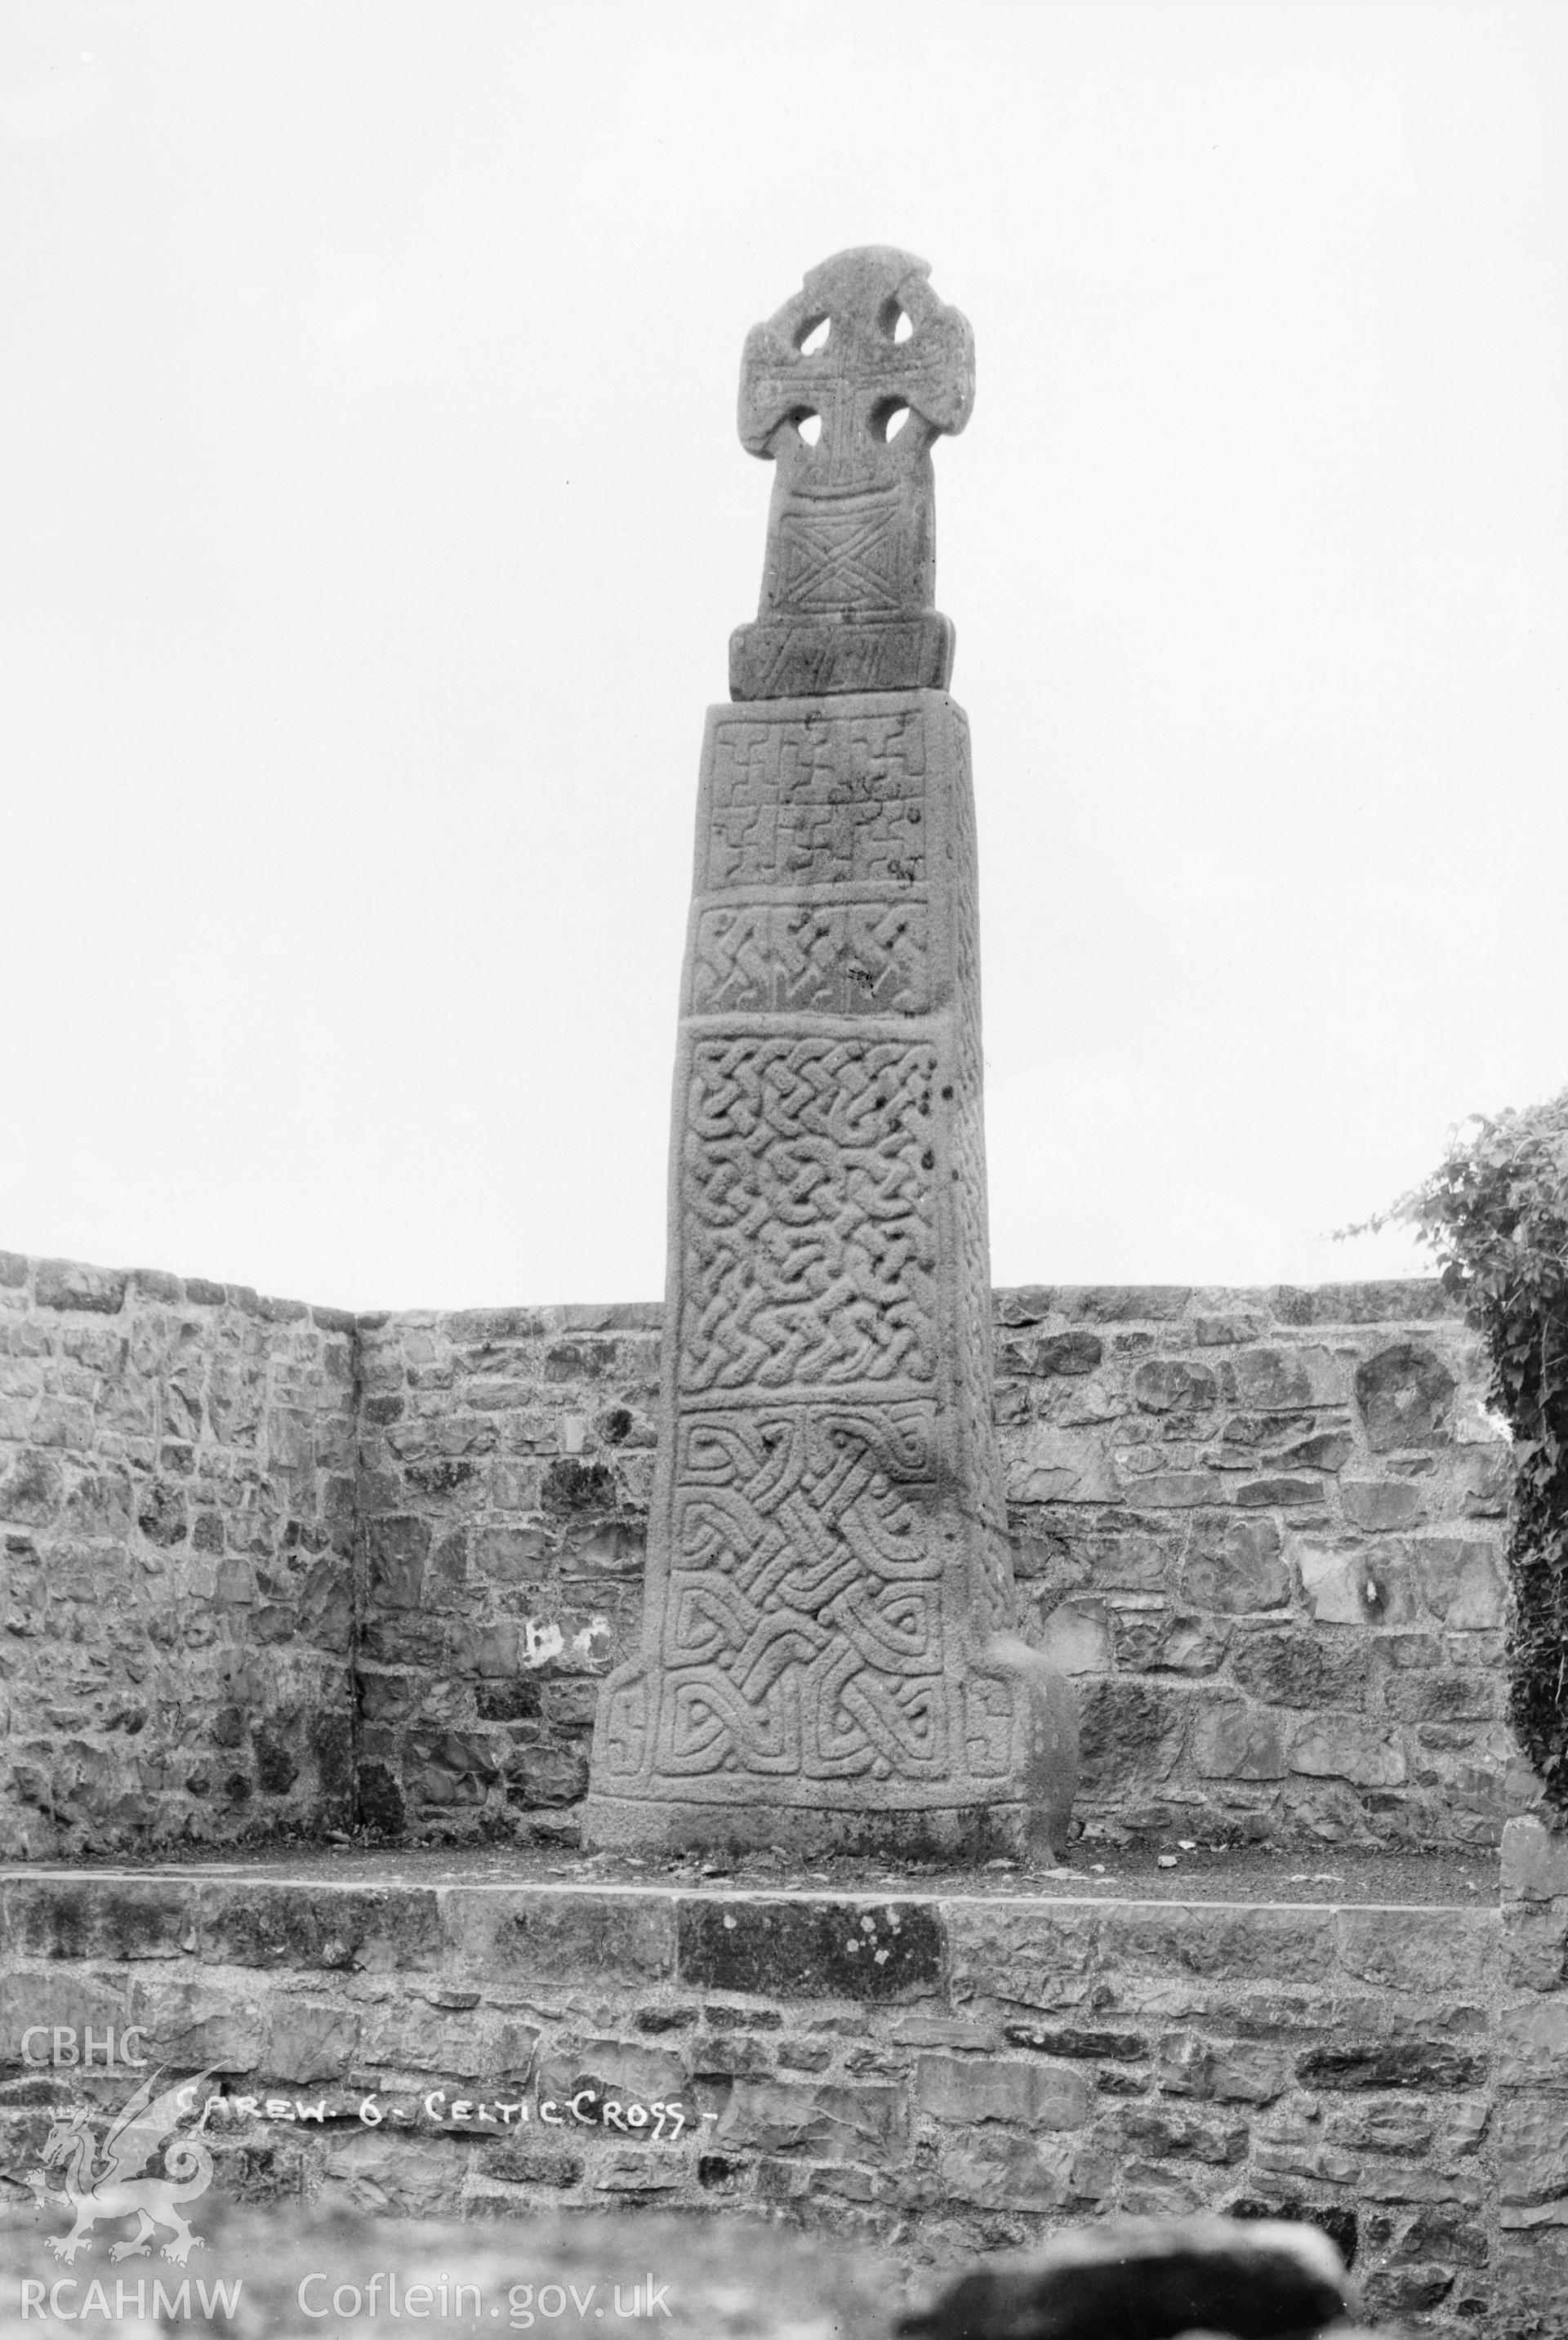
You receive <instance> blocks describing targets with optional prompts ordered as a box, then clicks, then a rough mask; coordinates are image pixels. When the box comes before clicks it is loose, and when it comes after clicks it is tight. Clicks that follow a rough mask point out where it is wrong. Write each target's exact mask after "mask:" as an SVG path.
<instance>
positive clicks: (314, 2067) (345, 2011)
mask: <svg viewBox="0 0 1568 2340" xmlns="http://www.w3.org/2000/svg"><path fill="white" fill-rule="evenodd" d="M359 2038H360V2019H359V2017H358V2016H357V2015H356V2014H355V2013H354V2011H353V2009H352V2008H347V2007H339V2006H334V2005H332V2004H331V2003H330V2002H327V2001H322V2000H314V1999H303V1998H285V1999H283V2000H280V2001H277V2002H275V2003H274V2004H273V2009H272V2021H271V2025H270V2029H269V2038H268V2044H267V2050H266V2068H267V2072H268V2075H269V2077H271V2078H273V2079H277V2080H293V2081H295V2082H297V2083H298V2084H299V2085H300V2086H302V2087H303V2086H305V2085H306V2084H308V2083H309V2082H311V2081H314V2080H342V2079H344V2078H346V2077H347V2075H348V2072H349V2069H350V2067H351V2066H352V2062H353V2060H354V2056H355V2053H356V2050H357V2049H358V2047H359Z"/></svg>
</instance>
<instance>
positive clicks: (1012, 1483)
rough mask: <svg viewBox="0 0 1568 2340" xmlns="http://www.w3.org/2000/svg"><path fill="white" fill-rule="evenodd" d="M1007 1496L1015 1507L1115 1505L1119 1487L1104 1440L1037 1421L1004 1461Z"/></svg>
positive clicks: (1083, 1431) (1084, 1432)
mask: <svg viewBox="0 0 1568 2340" xmlns="http://www.w3.org/2000/svg"><path fill="white" fill-rule="evenodd" d="M1007 1495H1008V1498H1009V1500H1010V1501H1012V1502H1019V1503H1117V1502H1121V1500H1122V1487H1121V1482H1120V1481H1119V1480H1118V1478H1117V1476H1116V1464H1115V1463H1114V1461H1113V1459H1112V1456H1111V1454H1110V1452H1109V1450H1108V1449H1107V1445H1106V1443H1105V1441H1104V1439H1103V1438H1099V1437H1097V1436H1096V1435H1094V1433H1092V1432H1089V1431H1087V1430H1077V1431H1074V1430H1059V1429H1057V1428H1056V1427H1054V1426H1053V1425H1052V1424H1051V1423H1043V1422H1042V1423H1034V1424H1033V1425H1032V1426H1031V1428H1030V1429H1029V1431H1028V1432H1027V1434H1026V1436H1025V1438H1024V1440H1023V1442H1022V1445H1021V1449H1020V1451H1019V1453H1017V1456H1016V1457H1014V1458H1011V1459H1010V1460H1009V1464H1008V1469H1007ZM1140 1500H1143V1498H1142V1497H1141V1496H1140Z"/></svg>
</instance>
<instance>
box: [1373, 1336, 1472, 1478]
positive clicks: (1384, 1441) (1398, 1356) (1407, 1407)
mask: <svg viewBox="0 0 1568 2340" xmlns="http://www.w3.org/2000/svg"><path fill="white" fill-rule="evenodd" d="M1454 1390H1455V1383H1454V1375H1453V1373H1451V1372H1450V1371H1449V1369H1448V1367H1447V1366H1446V1365H1445V1364H1444V1362H1443V1359H1442V1358H1441V1357H1440V1356H1439V1355H1438V1354H1437V1353H1436V1352H1435V1350H1434V1349H1431V1348H1429V1347H1427V1346H1426V1345H1425V1344H1424V1343H1420V1342H1414V1341H1396V1342H1394V1344H1392V1345H1391V1346H1390V1347H1388V1348H1386V1349H1380V1350H1379V1351H1378V1353H1377V1354H1376V1355H1375V1356H1373V1357H1369V1358H1368V1359H1367V1360H1366V1362H1365V1364H1361V1365H1358V1366H1357V1367H1356V1371H1355V1403H1356V1404H1357V1406H1358V1407H1359V1408H1360V1411H1361V1416H1362V1419H1363V1421H1364V1422H1365V1425H1366V1436H1367V1442H1368V1443H1369V1444H1370V1446H1371V1448H1372V1451H1373V1453H1374V1454H1389V1453H1396V1452H1397V1451H1398V1450H1399V1449H1400V1448H1402V1447H1423V1446H1442V1445H1445V1444H1446V1443H1448V1441H1449V1440H1450V1439H1451V1438H1452V1437H1453V1435H1454Z"/></svg>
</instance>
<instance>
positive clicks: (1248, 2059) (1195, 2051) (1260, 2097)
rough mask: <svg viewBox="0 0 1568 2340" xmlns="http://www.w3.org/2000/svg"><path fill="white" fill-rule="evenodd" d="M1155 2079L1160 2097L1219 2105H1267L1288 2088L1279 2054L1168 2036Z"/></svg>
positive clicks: (1184, 2034) (1238, 2043)
mask: <svg viewBox="0 0 1568 2340" xmlns="http://www.w3.org/2000/svg"><path fill="white" fill-rule="evenodd" d="M1155 2078H1156V2082H1157V2083H1158V2086H1159V2089H1160V2093H1161V2095H1162V2096H1167V2097H1203V2098H1206V2099H1212V2100H1213V2101H1214V2102H1215V2103H1216V2104H1222V2105H1223V2104H1236V2105H1271V2104H1273V2103H1275V2100H1276V2099H1277V2098H1278V2097H1282V2096H1283V2095H1284V2094H1285V2089H1286V2088H1287V2087H1289V2086H1290V2066H1289V2062H1288V2059H1287V2057H1286V2055H1285V2050H1284V2048H1278V2047H1275V2046H1270V2045H1266V2044H1264V2043H1262V2042H1259V2041H1254V2040H1237V2039H1230V2040H1216V2039H1211V2038H1207V2037H1206V2035H1204V2034H1202V2033H1199V2032H1196V2031H1171V2032H1167V2033H1166V2035H1165V2037H1164V2038H1162V2039H1161V2040H1160V2043H1159V2048H1158V2051H1157V2055H1156V2063H1155Z"/></svg>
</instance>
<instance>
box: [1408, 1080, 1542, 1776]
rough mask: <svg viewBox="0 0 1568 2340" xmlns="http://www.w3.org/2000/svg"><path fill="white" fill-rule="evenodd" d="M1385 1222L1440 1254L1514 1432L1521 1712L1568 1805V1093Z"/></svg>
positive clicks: (1492, 1139) (1533, 1746) (1471, 1134)
mask: <svg viewBox="0 0 1568 2340" xmlns="http://www.w3.org/2000/svg"><path fill="white" fill-rule="evenodd" d="M1385 1218H1388V1219H1396V1220H1399V1221H1402V1222H1403V1223H1404V1225H1408V1226H1413V1227H1414V1229H1415V1232H1416V1234H1418V1235H1419V1236H1420V1238H1421V1239H1422V1241H1424V1243H1426V1244H1429V1245H1430V1246H1431V1248H1432V1249H1433V1251H1434V1253H1435V1254H1436V1256H1437V1259H1438V1262H1439V1264H1440V1266H1441V1268H1442V1274H1443V1282H1444V1287H1445V1289H1446V1290H1447V1291H1448V1292H1450V1293H1451V1294H1453V1295H1454V1298H1455V1299H1457V1300H1458V1301H1460V1302H1461V1303H1462V1304H1463V1305H1464V1310H1465V1313H1466V1314H1467V1316H1468V1317H1469V1319H1470V1321H1471V1323H1472V1324H1474V1325H1475V1326H1476V1327H1477V1329H1478V1330H1479V1331H1480V1332H1481V1333H1482V1334H1483V1335H1484V1339H1485V1342H1486V1346H1487V1352H1488V1354H1489V1357H1490V1360H1491V1368H1492V1372H1491V1388H1490V1392H1489V1396H1490V1402H1491V1403H1492V1404H1493V1406H1494V1408H1495V1409H1496V1411H1497V1412H1498V1413H1501V1414H1502V1415H1503V1418H1504V1420H1505V1421H1506V1422H1507V1423H1508V1426H1509V1428H1510V1430H1511V1431H1512V1432H1513V1463H1514V1490H1513V1522H1512V1533H1511V1537H1510V1542H1509V1554H1508V1561H1509V1572H1510V1575H1511V1578H1512V1581H1513V1621H1512V1635H1511V1648H1510V1659H1511V1672H1512V1689H1511V1698H1510V1711H1511V1713H1512V1716H1513V1726H1514V1729H1515V1730H1517V1731H1518V1733H1519V1737H1520V1740H1521V1741H1522V1743H1523V1747H1524V1750H1525V1752H1526V1753H1527V1754H1528V1755H1529V1757H1530V1760H1531V1761H1532V1762H1533V1764H1534V1766H1535V1768H1536V1770H1537V1771H1538V1772H1539V1773H1540V1774H1541V1776H1542V1778H1543V1780H1544V1781H1545V1784H1546V1791H1547V1794H1548V1796H1549V1797H1550V1799H1551V1800H1552V1801H1553V1803H1555V1804H1558V1805H1561V1806H1568V1089H1563V1091H1561V1092H1560V1093H1559V1095H1557V1096H1554V1097H1549V1098H1548V1099H1547V1100H1546V1102H1545V1103H1544V1104H1543V1105H1538V1106H1531V1107H1530V1108H1529V1109H1528V1110H1527V1111H1525V1112H1523V1113H1503V1114H1499V1115H1497V1117H1496V1119H1495V1120H1489V1119H1486V1118H1484V1117H1481V1116H1477V1118H1476V1119H1475V1120H1474V1122H1472V1123H1470V1124H1469V1125H1467V1127H1466V1129H1465V1131H1464V1132H1462V1133H1460V1134H1458V1135H1455V1136H1454V1138H1453V1139H1452V1140H1451V1141H1450V1144H1449V1148H1448V1151H1447V1153H1446V1155H1444V1159H1443V1161H1442V1162H1441V1163H1440V1164H1439V1165H1438V1167H1437V1168H1436V1169H1435V1170H1434V1172H1433V1174H1432V1175H1431V1176H1430V1177H1429V1178H1428V1179H1426V1180H1425V1181H1424V1184H1423V1185H1420V1186H1417V1187H1416V1188H1415V1189H1414V1192H1413V1193H1411V1194H1408V1195H1404V1196H1403V1197H1402V1198H1401V1200H1400V1201H1399V1202H1397V1203H1396V1204H1395V1205H1394V1207H1393V1209H1392V1210H1391V1211H1389V1212H1388V1213H1387V1214H1385Z"/></svg>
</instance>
